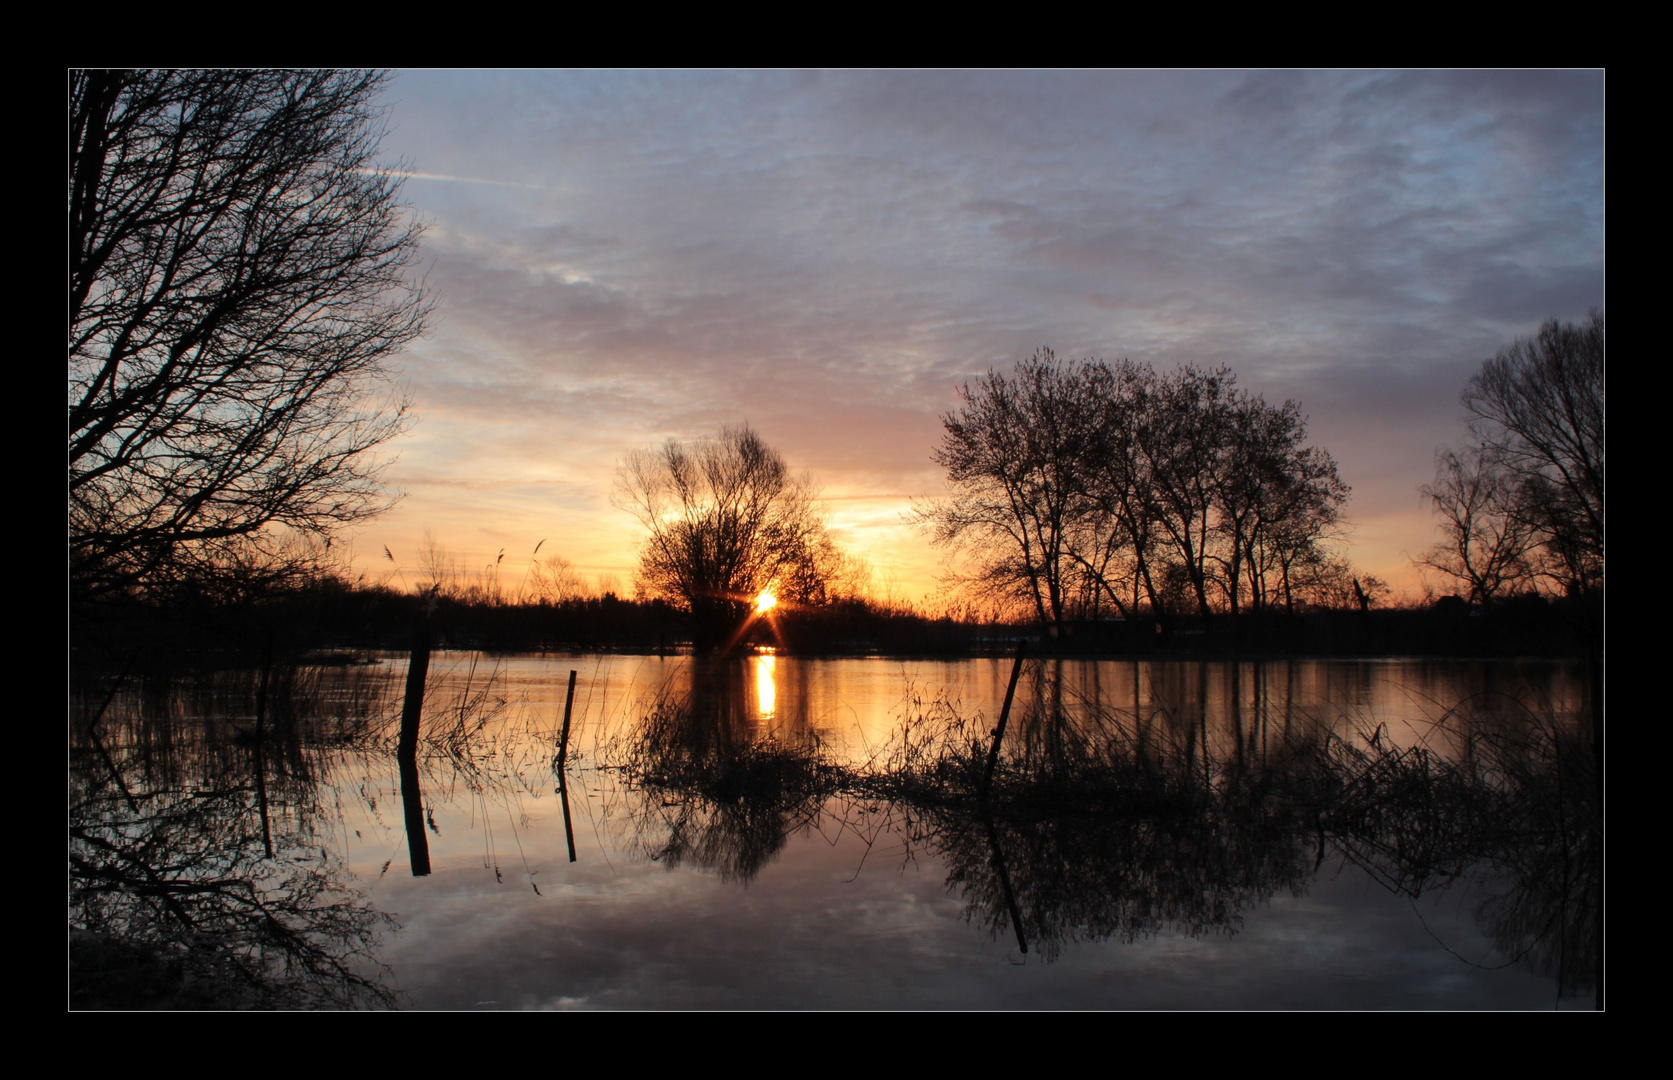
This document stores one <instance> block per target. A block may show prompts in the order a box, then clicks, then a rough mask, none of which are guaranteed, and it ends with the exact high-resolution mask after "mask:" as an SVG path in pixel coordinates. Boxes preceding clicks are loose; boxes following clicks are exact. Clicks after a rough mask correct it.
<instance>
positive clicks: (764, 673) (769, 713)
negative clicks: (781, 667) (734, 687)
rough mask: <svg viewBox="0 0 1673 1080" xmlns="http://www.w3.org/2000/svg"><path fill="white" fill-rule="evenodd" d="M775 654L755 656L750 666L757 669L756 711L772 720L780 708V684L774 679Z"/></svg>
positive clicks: (766, 718)
mask: <svg viewBox="0 0 1673 1080" xmlns="http://www.w3.org/2000/svg"><path fill="white" fill-rule="evenodd" d="M777 659H778V658H777V657H775V656H768V655H763V656H753V657H751V658H750V660H749V663H750V666H751V667H753V668H754V669H755V711H756V713H757V715H759V716H760V718H761V719H762V720H771V719H773V717H774V716H775V715H776V713H777V709H778V684H777V683H776V682H774V680H773V664H774V662H775V661H776V660H777Z"/></svg>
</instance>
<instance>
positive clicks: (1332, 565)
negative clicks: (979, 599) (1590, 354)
mask: <svg viewBox="0 0 1673 1080" xmlns="http://www.w3.org/2000/svg"><path fill="white" fill-rule="evenodd" d="M960 393H961V398H962V406H961V407H960V408H959V409H957V410H956V411H954V412H951V413H948V414H946V415H945V416H944V417H943V418H942V419H943V425H944V426H945V428H946V434H945V435H944V437H943V438H942V441H941V445H940V446H939V447H938V448H937V450H936V451H935V455H934V456H935V460H936V462H937V463H938V464H940V465H942V466H943V467H944V468H945V469H946V470H947V482H948V494H947V495H946V496H945V497H944V498H941V499H937V500H933V501H931V502H928V503H925V504H923V505H921V506H919V507H918V509H917V517H918V520H919V521H920V522H921V523H922V524H923V525H925V526H926V527H927V528H928V529H929V530H930V531H931V534H932V536H933V538H934V540H935V541H936V542H937V543H938V544H941V545H944V546H947V547H949V548H952V549H954V550H955V551H956V552H957V553H959V554H960V555H961V556H963V558H964V567H965V569H964V571H963V573H962V578H961V583H962V584H963V585H965V586H966V587H969V588H971V589H973V590H975V591H976V592H977V593H979V594H981V595H983V596H986V597H990V598H993V599H996V600H1000V601H1005V602H1010V603H1011V604H1013V605H1015V606H1017V607H1019V608H1023V609H1026V610H1027V611H1029V612H1030V613H1031V614H1032V615H1033V616H1034V618H1035V619H1036V620H1037V621H1038V622H1039V623H1040V624H1041V625H1043V626H1045V627H1047V628H1049V629H1050V630H1052V631H1054V632H1061V631H1062V630H1063V629H1064V628H1065V627H1066V626H1067V625H1068V624H1070V623H1072V622H1074V621H1076V620H1087V619H1093V620H1095V619H1098V618H1100V617H1103V616H1106V615H1116V616H1120V617H1122V618H1129V619H1130V618H1136V617H1139V616H1141V615H1142V616H1144V617H1148V618H1154V619H1156V620H1158V621H1159V622H1161V623H1162V624H1164V625H1167V624H1170V623H1174V622H1177V621H1178V619H1179V618H1180V617H1181V616H1186V615H1189V616H1194V617H1196V618H1197V619H1200V620H1202V621H1204V622H1208V621H1210V620H1211V619H1212V618H1213V617H1214V616H1215V615H1216V614H1218V613H1225V614H1228V615H1231V616H1234V617H1235V616H1239V615H1244V614H1247V615H1251V616H1260V615H1262V614H1264V613H1267V612H1269V611H1273V610H1281V611H1283V612H1284V613H1286V614H1290V615H1294V614H1296V613H1298V612H1301V611H1306V610H1314V609H1328V608H1341V607H1349V608H1357V609H1359V610H1364V609H1366V608H1368V607H1369V606H1370V605H1371V604H1372V603H1373V602H1374V601H1375V600H1376V599H1377V598H1378V597H1379V596H1381V595H1383V594H1385V593H1386V591H1387V589H1386V586H1385V585H1384V584H1383V583H1382V582H1380V581H1378V580H1377V579H1375V578H1372V577H1369V576H1368V575H1364V574H1360V573H1357V572H1356V571H1355V570H1354V569H1353V568H1352V567H1351V566H1350V565H1349V564H1348V562H1347V561H1346V560H1345V559H1344V558H1342V557H1341V556H1340V555H1339V554H1337V553H1336V552H1335V551H1334V550H1333V546H1332V542H1333V541H1335V540H1337V539H1338V538H1339V537H1340V535H1341V531H1342V508H1343V506H1344V504H1345V503H1346V502H1347V499H1348V493H1349V489H1348V486H1347V485H1346V484H1344V483H1343V482H1342V480H1341V478H1340V477H1339V476H1338V475H1337V469H1336V462H1335V460H1334V459H1332V458H1331V456H1330V454H1329V453H1328V452H1326V451H1325V450H1323V449H1321V448H1318V447H1314V446H1310V445H1308V442H1307V427H1306V418H1305V417H1304V416H1303V415H1302V412H1301V407H1300V405H1299V404H1297V403H1296V402H1294V401H1286V402H1284V403H1283V404H1282V405H1272V404H1270V403H1268V402H1267V401H1266V400H1265V399H1264V398H1263V397H1261V396H1259V395H1251V394H1249V393H1248V392H1246V391H1242V390H1239V389H1238V388H1237V385H1236V376H1235V375H1234V374H1233V373H1232V372H1231V371H1230V370H1229V369H1227V368H1223V367H1222V368H1218V369H1215V370H1212V371H1204V370H1200V369H1197V368H1194V367H1185V368H1182V369H1180V370H1178V371H1176V372H1173V373H1171V374H1167V375H1162V374H1159V373H1157V372H1156V370H1155V369H1154V368H1152V367H1150V366H1149V365H1147V364H1136V363H1132V362H1130V361H1126V360H1122V361H1119V362H1116V363H1114V364H1110V363H1106V362H1104V361H1101V360H1085V361H1081V362H1078V363H1067V364H1066V363H1061V362H1059V361H1058V360H1057V358H1056V357H1055V356H1054V355H1053V354H1052V352H1051V350H1049V349H1042V350H1040V351H1039V352H1038V353H1036V354H1035V355H1034V356H1033V357H1032V358H1031V359H1029V360H1025V361H1023V362H1022V363H1021V364H1019V365H1017V368H1016V370H1015V372H1014V373H1013V374H1011V375H1008V376H1007V375H1005V374H1002V373H998V372H991V371H990V372H989V373H988V375H987V376H986V377H984V378H982V379H980V380H978V381H977V382H976V383H975V384H974V385H969V384H967V385H966V386H964V387H963V388H962V389H961V392H960Z"/></svg>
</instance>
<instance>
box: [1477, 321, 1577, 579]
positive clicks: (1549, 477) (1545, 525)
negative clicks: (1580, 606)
mask: <svg viewBox="0 0 1673 1080" xmlns="http://www.w3.org/2000/svg"><path fill="white" fill-rule="evenodd" d="M1463 401H1464V407H1465V408H1466V409H1468V410H1469V412H1470V416H1471V418H1472V423H1471V425H1470V431H1471V434H1472V435H1473V436H1474V438H1475V440H1476V441H1477V442H1478V443H1479V444H1480V445H1481V446H1482V447H1483V448H1485V449H1488V450H1490V451H1492V453H1493V456H1494V463H1495V464H1496V465H1497V466H1498V467H1500V468H1502V469H1503V470H1504V471H1505V473H1507V474H1508V476H1509V479H1510V482H1511V483H1512V484H1514V486H1515V489H1516V491H1517V503H1518V512H1519V514H1520V515H1521V517H1522V520H1523V522H1524V523H1525V525H1526V526H1527V527H1529V528H1531V529H1533V530H1534V531H1535V533H1536V534H1537V536H1538V538H1539V541H1540V544H1541V548H1542V550H1543V553H1544V555H1545V556H1546V561H1545V565H1544V566H1542V567H1541V570H1542V572H1544V573H1545V574H1546V575H1547V576H1548V577H1550V578H1552V579H1554V580H1557V581H1559V582H1561V584H1562V587H1563V588H1564V589H1565V590H1566V591H1568V592H1571V593H1577V592H1583V591H1585V590H1586V589H1587V588H1589V587H1591V586H1593V585H1597V584H1601V582H1602V578H1603V313H1602V312H1601V311H1597V310H1594V311H1592V313H1591V315H1590V318H1589V319H1588V320H1587V322H1586V324H1585V325H1583V326H1577V325H1575V324H1573V323H1560V322H1558V321H1557V320H1556V319H1551V320H1548V321H1547V322H1546V323H1545V324H1544V325H1543V326H1541V327H1540V328H1539V333H1537V334H1535V335H1534V336H1533V337H1532V338H1526V339H1524V338H1519V339H1517V340H1516V341H1515V342H1513V343H1512V344H1511V346H1510V347H1509V348H1507V349H1502V350H1500V352H1499V353H1498V355H1496V356H1495V357H1493V359H1491V360H1489V361H1487V362H1486V363H1484V364H1482V365H1481V370H1480V371H1478V372H1477V373H1476V374H1475V376H1474V377H1473V378H1471V379H1470V382H1469V384H1468V385H1467V386H1466V387H1465V388H1464V396H1463Z"/></svg>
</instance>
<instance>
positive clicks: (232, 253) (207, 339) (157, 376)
mask: <svg viewBox="0 0 1673 1080" xmlns="http://www.w3.org/2000/svg"><path fill="white" fill-rule="evenodd" d="M383 82H384V76H383V75H382V74H378V73H367V72H334V71H278V72H275V71H230V70H229V71H76V72H72V73H71V75H70V85H69V106H70V107H69V112H70V131H69V143H70V147H69V156H70V161H69V166H70V167H69V174H70V175H69V310H70V318H69V369H70V379H69V385H70V392H69V546H70V577H71V582H72V587H73V589H74V591H75V592H76V593H77V594H78V595H81V596H85V597H93V596H100V595H108V594H111V593H113V592H117V591H123V590H134V589H140V590H146V589H155V588H157V587H160V586H161V585H162V584H164V583H166V582H167V581H169V580H171V579H176V578H179V577H181V576H191V575H201V574H203V573H205V572H208V571H212V570H213V569H215V568H216V567H225V566H228V565H232V566H235V567H242V569H243V570H245V571H248V570H250V569H251V567H253V566H258V565H259V564H261V563H262V562H264V561H271V560H272V559H273V558H275V557H279V558H281V559H282V558H283V557H284V555H285V551H286V549H285V544H286V543H287V542H288V541H287V537H288V538H290V539H292V540H293V539H294V538H295V537H297V536H301V537H311V538H315V539H322V540H325V541H329V539H330V537H331V536H332V534H333V532H334V530H336V529H337V528H339V527H340V526H343V525H347V524H351V523H353V522H357V521H361V520H364V519H365V518H367V517H368V516H370V515H372V514H375V513H377V512H378V511H380V510H382V509H384V508H385V507H387V506H388V505H389V502H390V498H389V497H388V495H387V494H386V492H385V490H384V488H383V486H382V484H381V474H382V467H383V463H382V462H381V461H380V460H379V459H378V457H377V456H376V454H375V451H376V449H377V448H378V447H379V446H381V445H383V444H384V443H386V442H387V441H388V440H389V439H390V438H392V437H393V436H395V435H396V434H398V433H399V432H400V431H402V430H403V428H404V426H405V423H406V417H407V414H406V402H405V400H404V398H403V397H402V396H401V394H400V393H398V392H397V391H395V390H394V388H393V387H392V386H391V385H390V379H389V373H388V371H387V369H386V368H385V366H384V365H385V361H386V360H387V359H388V357H389V356H391V355H392V354H394V353H396V352H398V351H399V350H400V349H401V348H402V347H404V346H405V345H407V344H408V343H409V342H411V341H412V340H413V339H414V338H416V337H417V336H418V335H419V334H421V333H422V332H423V331H424V329H425V324H426V319H427V316H428V314H429V306H428V303H427V301H426V300H425V298H424V296H423V295H422V292H421V291H420V290H419V289H418V288H417V287H416V286H414V285H412V284H410V283H409V282H408V281H407V280H406V277H405V274H406V271H407V270H408V268H409V267H410V266H411V264H412V262H413V260H414V259H415V258H416V256H417V251H418V240H419V233H420V227H419V225H418V224H417V223H416V222H415V221H413V220H412V219H411V218H410V217H408V216H407V215H406V214H405V213H404V211H403V209H402V207H401V206H400V204H399V203H398V202H397V197H398V193H399V188H400V183H399V180H398V178H397V177H398V174H395V173H391V172H388V171H382V170H379V169H378V168H377V167H376V166H375V162H374V155H375V153H376V151H377V147H378V143H379V140H380V138H381V136H382V127H381V124H380V111H379V109H378V108H377V106H375V105H374V103H373V100H374V98H375V96H376V95H377V93H378V91H379V89H380V87H381V86H382V85H383ZM304 547H305V546H304ZM290 550H291V552H292V553H294V552H295V551H296V550H298V549H296V548H294V547H293V548H291V549H290Z"/></svg>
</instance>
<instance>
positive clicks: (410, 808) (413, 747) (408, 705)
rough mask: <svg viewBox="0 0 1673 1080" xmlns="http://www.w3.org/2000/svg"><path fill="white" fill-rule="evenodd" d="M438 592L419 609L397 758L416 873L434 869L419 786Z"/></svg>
mask: <svg viewBox="0 0 1673 1080" xmlns="http://www.w3.org/2000/svg"><path fill="white" fill-rule="evenodd" d="M435 602H436V598H435V592H434V591H433V590H432V592H431V594H430V597H429V598H428V599H427V600H426V601H425V603H424V606H423V607H422V608H421V609H420V610H419V613H418V623H417V625H416V626H415V627H414V630H413V642H412V657H411V659H409V660H408V661H407V696H406V699H405V700H404V701H403V702H402V703H401V741H400V742H399V743H397V744H396V748H395V757H396V760H397V762H398V763H399V764H400V767H401V802H402V804H403V809H404V810H405V816H406V820H407V856H408V858H409V860H410V861H411V863H412V876H413V877H424V876H425V875H427V874H429V872H430V841H429V838H428V837H427V836H425V835H424V798H423V795H422V794H421V793H420V791H419V787H418V722H419V720H420V719H421V718H422V716H423V713H424V679H425V676H427V675H428V674H429V671H430V614H431V612H432V611H433V610H434V608H435Z"/></svg>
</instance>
